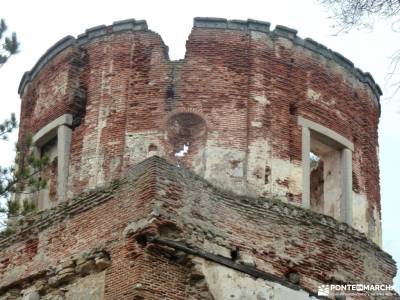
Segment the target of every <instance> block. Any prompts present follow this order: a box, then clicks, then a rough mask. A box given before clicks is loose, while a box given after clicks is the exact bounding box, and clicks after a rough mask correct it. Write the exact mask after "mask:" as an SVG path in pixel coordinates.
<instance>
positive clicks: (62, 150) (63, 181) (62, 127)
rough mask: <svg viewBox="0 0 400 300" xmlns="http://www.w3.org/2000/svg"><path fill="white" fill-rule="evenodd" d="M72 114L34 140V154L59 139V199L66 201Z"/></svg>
mask: <svg viewBox="0 0 400 300" xmlns="http://www.w3.org/2000/svg"><path fill="white" fill-rule="evenodd" d="M72 120H73V118H72V114H64V115H62V116H60V117H58V118H57V119H55V120H53V121H51V122H50V123H49V124H47V125H45V126H44V127H42V128H41V129H40V130H39V131H38V132H37V133H36V134H35V135H34V136H33V138H32V143H33V147H34V153H35V154H36V155H39V153H40V149H41V147H43V146H44V145H45V144H46V143H48V142H49V141H50V140H51V139H53V138H54V137H57V199H58V201H65V199H66V195H67V183H68V169H69V156H70V148H71V138H72V129H71V128H70V126H71V125H72Z"/></svg>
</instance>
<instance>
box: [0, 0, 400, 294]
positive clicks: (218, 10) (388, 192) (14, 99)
mask: <svg viewBox="0 0 400 300" xmlns="http://www.w3.org/2000/svg"><path fill="white" fill-rule="evenodd" d="M198 16H201V17H222V18H227V19H242V20H246V19H248V18H251V19H257V20H262V21H269V22H271V24H272V27H274V26H275V25H277V24H280V25H285V26H288V27H292V28H294V29H297V30H298V31H299V33H298V35H299V36H300V37H303V38H305V37H310V38H312V39H314V40H316V41H318V42H319V43H321V44H324V45H326V46H327V47H329V48H331V49H333V50H335V51H337V52H339V53H341V54H343V55H344V56H346V57H347V58H349V59H350V60H352V61H353V62H354V64H355V65H356V66H357V67H359V68H360V69H362V70H363V71H368V72H370V73H371V74H372V75H373V77H374V78H375V80H376V81H377V82H378V84H379V85H380V86H381V88H382V90H383V92H384V97H383V99H381V104H382V117H381V121H380V128H379V142H380V167H381V194H382V206H383V210H382V213H383V216H382V219H383V248H384V250H385V251H387V252H389V253H390V254H391V255H392V256H394V258H395V259H396V261H398V262H399V261H400V230H399V227H400V222H399V221H398V220H399V219H400V218H399V217H398V214H399V213H400V201H398V200H399V199H398V193H399V190H398V189H397V187H398V186H399V179H398V178H399V177H398V176H399V175H398V172H399V170H400V158H399V157H400V155H399V153H400V93H398V94H397V95H395V96H394V97H390V98H389V97H388V96H389V95H390V94H391V89H390V85H389V84H385V82H386V81H385V77H386V75H387V74H388V72H389V70H390V66H389V65H390V57H391V55H392V54H393V52H394V51H395V50H396V49H400V33H397V34H396V33H394V32H393V31H392V30H391V28H390V24H391V23H390V21H381V22H377V23H376V25H375V28H374V30H373V31H353V32H351V33H350V34H347V35H340V36H334V34H333V33H334V32H335V31H334V29H333V28H332V25H333V22H332V20H330V19H329V14H328V12H326V11H325V9H324V8H323V7H321V5H319V4H318V2H317V1H314V0H302V1H295V0H276V1H269V0H247V1H243V0H241V1H235V0H202V1H188V0H186V1H177V0H170V1H166V0H164V1H162V0H160V1H156V0H147V1H146V0H141V1H134V0H131V1H119V0H114V1H101V0H98V1H83V0H80V1H77V0H69V1H55V0H53V1H50V0H47V1H42V0H35V1H21V0H10V1H3V2H2V4H1V12H0V17H1V18H5V19H6V21H7V24H8V26H9V28H10V29H12V30H13V31H16V32H17V34H18V38H19V40H20V42H21V52H20V54H18V55H17V56H15V57H12V58H11V59H10V61H9V62H8V63H7V64H5V65H4V66H3V67H2V68H1V69H0V83H1V89H0V105H1V110H0V120H3V119H4V118H6V117H8V116H9V115H10V113H11V112H16V114H17V116H19V106H20V99H19V97H18V94H17V88H18V84H19V82H20V79H21V77H22V75H23V73H24V71H27V70H30V69H31V68H32V66H33V65H34V64H35V63H36V61H37V60H38V58H39V57H40V56H41V55H42V54H43V53H44V52H45V51H46V50H47V49H48V48H49V47H50V46H52V45H53V44H54V43H55V42H57V41H58V40H59V39H61V38H62V37H64V36H66V35H73V36H77V35H78V34H80V33H82V32H84V31H85V29H87V28H90V27H93V26H96V25H101V24H105V25H109V24H111V23H112V22H113V21H117V20H122V19H129V18H135V19H145V20H146V21H147V23H148V26H149V28H150V29H151V30H153V31H156V32H158V33H159V34H161V36H162V38H163V40H164V42H165V43H166V44H167V45H168V46H169V49H170V57H171V58H172V59H180V58H183V57H184V53H185V41H186V39H187V37H188V35H189V33H190V30H191V28H192V24H193V18H194V17H198ZM399 78H400V76H399ZM392 90H393V89H392ZM14 136H15V135H14ZM14 140H15V137H14ZM12 144H13V143H11V142H10V143H6V142H0V165H2V166H4V165H6V164H8V163H10V161H12V159H13V156H14V151H13V145H12ZM396 287H397V290H400V280H399V276H397V281H396Z"/></svg>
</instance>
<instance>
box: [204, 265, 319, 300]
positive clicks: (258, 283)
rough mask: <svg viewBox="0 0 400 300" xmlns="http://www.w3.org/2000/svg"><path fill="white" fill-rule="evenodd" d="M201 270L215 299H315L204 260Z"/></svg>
mask: <svg viewBox="0 0 400 300" xmlns="http://www.w3.org/2000/svg"><path fill="white" fill-rule="evenodd" d="M202 271H203V274H204V276H205V280H206V282H207V285H208V288H209V291H210V293H211V294H212V296H213V299H215V300H227V299H231V300H245V299H246V300H247V299H249V300H250V299H256V300H281V299H297V300H306V299H316V298H314V297H310V296H309V295H308V293H306V292H304V291H301V290H300V291H297V290H292V289H290V288H287V287H285V286H283V285H281V284H279V283H274V282H269V281H266V280H262V279H255V278H253V277H250V276H249V275H247V274H244V273H241V272H238V271H235V270H232V269H229V268H227V267H224V266H221V265H218V264H215V263H212V262H207V261H204V260H203V263H202Z"/></svg>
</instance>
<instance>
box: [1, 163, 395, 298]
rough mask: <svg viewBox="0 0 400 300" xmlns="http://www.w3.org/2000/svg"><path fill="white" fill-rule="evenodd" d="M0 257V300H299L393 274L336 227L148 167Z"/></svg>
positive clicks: (63, 210) (36, 229)
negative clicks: (28, 299)
mask: <svg viewBox="0 0 400 300" xmlns="http://www.w3.org/2000/svg"><path fill="white" fill-rule="evenodd" d="M0 248H1V252H0V299H21V298H22V296H24V295H25V296H29V295H32V294H34V295H38V297H39V296H40V297H41V298H40V299H53V298H51V297H55V295H57V294H58V295H60V297H61V296H63V297H64V298H61V299H68V300H69V299H154V300H156V299H217V300H224V299H228V298H232V299H254V297H255V296H258V297H264V298H260V299H283V298H285V299H310V297H311V296H312V295H315V293H316V291H317V288H318V286H319V285H320V284H323V283H357V282H363V283H366V284H368V283H371V284H377V283H379V284H390V283H391V282H392V279H393V276H394V275H395V271H396V268H395V265H394V261H393V260H392V258H391V257H390V256H389V255H388V254H386V253H384V252H383V251H382V250H381V249H380V248H379V247H378V246H376V245H375V244H374V243H372V242H371V241H369V240H368V239H367V238H366V237H365V236H364V235H363V234H361V233H360V232H358V231H356V230H354V229H353V228H351V227H350V226H348V225H346V224H343V223H339V222H337V221H336V220H334V219H333V218H331V217H328V216H324V215H321V214H316V213H312V212H310V211H308V210H305V209H302V208H300V207H298V206H295V205H291V204H285V203H284V202H282V201H279V200H271V199H266V198H259V199H255V198H250V197H244V196H237V195H235V194H233V193H226V192H223V191H220V190H218V189H216V188H215V187H213V186H212V185H211V184H210V183H208V182H207V181H205V180H203V179H201V178H200V177H199V176H197V175H195V174H193V173H191V172H189V171H187V170H185V169H182V168H179V167H176V166H173V165H171V164H169V163H167V162H166V161H165V160H163V159H161V158H159V157H156V156H154V157H152V158H149V159H147V160H145V161H143V162H141V163H140V164H138V165H136V166H134V167H133V168H132V169H131V170H130V172H129V173H128V175H127V176H126V177H124V178H122V179H121V180H119V181H118V182H115V183H113V184H112V185H107V186H105V187H103V188H102V189H99V190H97V191H94V192H91V193H87V194H83V195H81V196H80V197H78V198H76V199H74V200H73V201H71V202H69V203H66V204H65V205H60V206H58V207H56V208H53V209H51V210H47V211H42V212H41V213H39V214H37V215H34V216H31V217H30V218H28V219H26V220H25V221H24V222H23V224H21V226H20V227H19V229H18V232H17V233H16V234H14V235H12V236H10V237H8V238H5V239H2V240H0ZM256 278H258V279H257V280H256ZM224 285H227V286H230V289H228V290H225V289H224V288H223V287H224ZM79 295H81V297H83V298H79ZM231 295H232V296H231ZM246 295H247V296H246ZM285 295H286V296H285ZM245 296H246V297H247V298H246V297H245ZM7 297H8V298H7ZM243 297H244V298H243ZM282 297H283V298H282ZM36 299H37V298H36ZM361 299H367V298H366V297H364V298H361Z"/></svg>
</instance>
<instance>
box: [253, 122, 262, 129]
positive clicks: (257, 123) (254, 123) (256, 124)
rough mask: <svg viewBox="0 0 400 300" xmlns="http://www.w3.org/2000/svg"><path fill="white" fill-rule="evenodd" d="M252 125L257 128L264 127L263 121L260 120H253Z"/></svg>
mask: <svg viewBox="0 0 400 300" xmlns="http://www.w3.org/2000/svg"><path fill="white" fill-rule="evenodd" d="M251 126H252V127H255V128H261V127H262V122H260V121H251Z"/></svg>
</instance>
